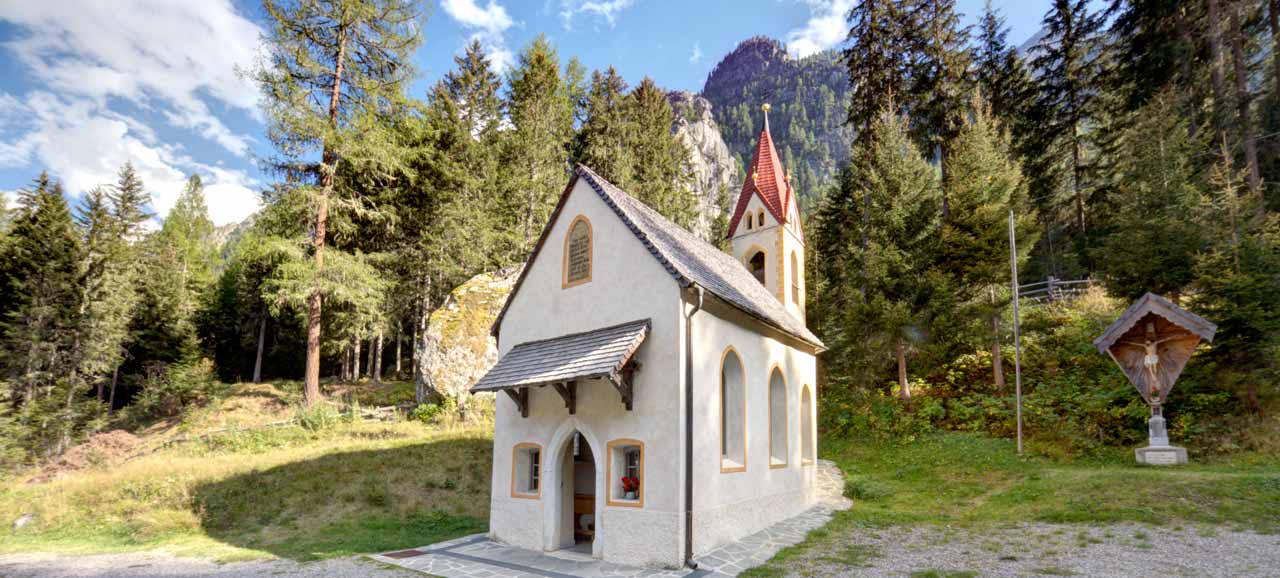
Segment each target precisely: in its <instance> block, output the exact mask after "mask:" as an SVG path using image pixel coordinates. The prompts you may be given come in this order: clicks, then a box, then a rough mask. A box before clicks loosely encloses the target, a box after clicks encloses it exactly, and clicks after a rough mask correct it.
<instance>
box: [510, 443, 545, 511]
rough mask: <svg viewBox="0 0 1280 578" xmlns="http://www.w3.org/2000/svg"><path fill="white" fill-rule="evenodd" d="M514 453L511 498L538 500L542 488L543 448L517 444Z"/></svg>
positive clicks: (534, 445)
mask: <svg viewBox="0 0 1280 578" xmlns="http://www.w3.org/2000/svg"><path fill="white" fill-rule="evenodd" d="M512 453H513V455H512V467H511V497H513V498H527V499H537V498H538V497H540V494H541V486H542V446H539V445H538V444H534V443H521V444H516V447H515V449H514V450H512Z"/></svg>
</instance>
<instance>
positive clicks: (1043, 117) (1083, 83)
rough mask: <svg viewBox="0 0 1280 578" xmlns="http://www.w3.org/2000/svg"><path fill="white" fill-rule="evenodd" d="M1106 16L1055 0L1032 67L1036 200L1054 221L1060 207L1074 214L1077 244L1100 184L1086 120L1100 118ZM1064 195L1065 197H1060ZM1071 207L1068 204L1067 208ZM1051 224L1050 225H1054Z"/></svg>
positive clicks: (1082, 3) (1085, 5)
mask: <svg viewBox="0 0 1280 578" xmlns="http://www.w3.org/2000/svg"><path fill="white" fill-rule="evenodd" d="M1102 25H1103V20H1102V18H1101V17H1100V15H1099V14H1097V13H1094V12H1091V11H1090V10H1089V2H1088V1H1087V0H1054V2H1053V7H1052V8H1050V10H1049V12H1048V13H1047V14H1046V15H1045V20H1044V26H1045V33H1046V35H1045V37H1044V38H1043V39H1042V40H1041V41H1040V43H1039V44H1037V45H1036V47H1035V48H1034V50H1033V54H1034V55H1035V56H1034V58H1033V60H1032V65H1033V67H1034V68H1035V71H1036V77H1037V78H1038V80H1039V83H1040V86H1039V97H1038V99H1037V103H1036V106H1037V110H1036V114H1037V115H1038V116H1040V118H1037V119H1036V120H1037V121H1038V122H1039V123H1040V124H1041V129H1040V131H1039V136H1038V137H1037V139H1036V142H1035V143H1033V144H1032V148H1033V149H1034V151H1033V153H1032V156H1033V157H1034V159H1033V160H1032V162H1031V164H1030V167H1029V174H1032V175H1035V176H1036V178H1035V179H1034V180H1033V181H1032V183H1031V185H1032V191H1031V196H1032V198H1037V199H1046V200H1047V201H1046V204H1047V207H1046V208H1045V209H1043V210H1042V211H1041V213H1042V215H1044V216H1045V217H1047V218H1049V219H1051V220H1053V219H1054V217H1053V215H1054V214H1055V213H1057V212H1058V210H1059V208H1060V207H1063V208H1062V209H1061V210H1062V211H1063V212H1064V213H1066V214H1070V215H1071V217H1070V219H1069V222H1070V223H1071V225H1070V227H1071V229H1072V230H1073V231H1074V235H1075V239H1076V241H1077V244H1078V245H1079V246H1081V247H1083V246H1084V243H1085V240H1086V237H1087V234H1088V226H1089V224H1088V210H1089V206H1090V204H1091V202H1090V194H1091V192H1092V190H1093V188H1094V187H1095V185H1096V183H1094V182H1093V180H1092V179H1093V177H1094V174H1093V172H1092V171H1091V168H1092V167H1091V164H1090V163H1091V160H1092V159H1091V155H1092V151H1091V149H1090V144H1091V143H1090V135H1089V133H1088V130H1087V128H1088V127H1087V126H1086V125H1087V123H1088V122H1089V121H1090V120H1091V119H1094V118H1096V115H1097V112H1098V111H1097V98H1098V95H1099V93H1100V92H1101V89H1102V66H1101V64H1100V62H1099V58H1100V56H1099V52H1100V50H1101V48H1102V47H1101V45H1100V41H1099V32H1100V31H1101V28H1102ZM1064 197H1065V201H1062V200H1059V199H1063V198H1064ZM1065 207H1069V208H1065ZM1051 226H1052V224H1051Z"/></svg>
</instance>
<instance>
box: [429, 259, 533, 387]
mask: <svg viewBox="0 0 1280 578" xmlns="http://www.w3.org/2000/svg"><path fill="white" fill-rule="evenodd" d="M519 276H520V267H509V268H506V269H502V270H499V271H496V272H493V273H481V274H480V275H476V276H475V277H472V278H471V279H469V280H467V282H466V283H463V284H462V285H459V286H458V287H457V288H455V289H454V290H453V291H452V292H450V293H449V296H448V297H447V298H446V299H445V301H444V303H442V304H441V305H440V307H439V308H437V309H436V310H435V311H434V312H432V313H431V317H430V318H429V319H428V321H427V331H426V332H425V334H424V335H423V337H422V338H421V339H418V340H417V343H416V344H415V349H416V351H415V352H414V354H415V356H416V358H417V359H418V372H417V373H418V374H417V375H416V376H414V377H415V380H416V381H417V385H418V391H419V392H420V393H428V394H435V395H439V396H443V397H451V398H454V399H456V400H459V401H463V402H465V400H466V399H467V398H468V397H469V395H470V394H469V390H470V389H471V386H472V385H473V384H474V383H475V382H476V381H477V380H479V379H480V378H481V377H483V376H484V374H485V372H487V371H489V368H491V367H493V364H495V363H497V362H498V344H497V340H495V339H494V338H493V336H492V335H490V334H489V329H490V328H491V327H492V326H493V322H494V320H496V319H497V318H498V313H499V312H500V311H501V310H502V305H503V303H506V301H507V296H508V295H510V294H511V288H512V287H514V286H515V283H516V279H517V278H519ZM420 397H421V396H420Z"/></svg>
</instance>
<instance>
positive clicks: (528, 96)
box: [503, 35, 574, 255]
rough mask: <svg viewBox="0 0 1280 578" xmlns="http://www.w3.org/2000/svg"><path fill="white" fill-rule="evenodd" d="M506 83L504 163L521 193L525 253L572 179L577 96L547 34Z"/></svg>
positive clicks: (517, 212) (522, 57) (519, 217)
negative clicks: (507, 123)
mask: <svg viewBox="0 0 1280 578" xmlns="http://www.w3.org/2000/svg"><path fill="white" fill-rule="evenodd" d="M507 82H508V83H509V85H510V91H509V95H508V105H507V109H508V112H509V114H510V120H511V125H512V131H511V136H510V139H509V140H508V142H507V147H506V148H507V150H506V154H505V155H504V159H503V161H504V163H506V165H507V166H508V167H510V168H511V173H512V177H513V182H512V183H511V187H512V189H513V190H514V191H515V196H516V198H515V203H514V204H515V207H513V208H514V209H515V211H514V214H515V215H516V216H517V220H516V223H515V226H516V227H518V228H519V231H520V242H519V245H518V250H517V252H518V254H520V255H525V254H527V253H528V252H529V251H530V250H531V249H532V247H533V242H534V240H535V239H537V236H538V233H539V228H540V227H541V226H542V225H543V223H546V221H547V217H548V216H549V215H550V214H551V208H552V207H553V206H554V205H555V202H556V198H557V196H558V195H559V193H560V190H561V189H562V188H563V187H564V183H565V182H566V181H567V179H568V174H569V173H568V169H569V148H570V146H571V145H572V142H573V113H574V101H573V98H574V95H573V94H572V91H571V89H570V86H569V84H568V82H567V81H566V80H565V79H563V78H561V75H560V61H559V58H558V57H557V55H556V50H555V48H554V47H552V46H551V42H550V41H548V40H547V38H546V37H545V36H543V35H539V36H538V37H537V38H535V39H534V40H533V42H531V43H529V45H528V46H527V47H525V49H524V50H523V51H521V52H520V58H519V61H518V63H517V64H516V67H515V68H514V69H513V70H512V71H511V73H510V74H509V76H508V79H507Z"/></svg>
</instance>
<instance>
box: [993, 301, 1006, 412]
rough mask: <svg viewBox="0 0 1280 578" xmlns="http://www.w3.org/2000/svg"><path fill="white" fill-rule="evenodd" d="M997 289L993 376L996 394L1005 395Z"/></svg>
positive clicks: (994, 320) (994, 317)
mask: <svg viewBox="0 0 1280 578" xmlns="http://www.w3.org/2000/svg"><path fill="white" fill-rule="evenodd" d="M995 305H996V289H995V287H992V288H991V377H992V379H993V380H995V384H996V395H1004V352H1002V351H1001V350H1000V312H999V310H997V309H996V308H995Z"/></svg>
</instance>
